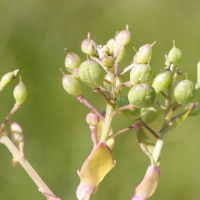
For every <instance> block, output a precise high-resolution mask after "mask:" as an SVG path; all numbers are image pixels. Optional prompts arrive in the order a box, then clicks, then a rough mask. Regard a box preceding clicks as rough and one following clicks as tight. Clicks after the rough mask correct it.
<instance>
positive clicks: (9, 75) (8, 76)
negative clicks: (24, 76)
mask: <svg viewBox="0 0 200 200" xmlns="http://www.w3.org/2000/svg"><path fill="white" fill-rule="evenodd" d="M18 71H19V70H18V69H17V70H15V71H13V72H8V73H6V74H5V75H4V76H3V77H2V78H1V82H0V90H1V88H4V87H5V86H6V85H8V84H10V83H11V82H12V80H13V79H14V78H15V77H16V75H17V72H18Z"/></svg>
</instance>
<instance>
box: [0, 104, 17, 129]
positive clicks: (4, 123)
mask: <svg viewBox="0 0 200 200" xmlns="http://www.w3.org/2000/svg"><path fill="white" fill-rule="evenodd" d="M19 108H20V105H18V104H16V103H15V104H14V107H13V108H12V110H11V111H10V113H9V114H8V116H7V117H6V119H5V121H4V122H3V124H2V125H1V127H2V128H4V127H5V125H6V123H7V122H8V121H9V119H10V118H11V116H12V115H13V114H14V113H15V112H16V111H17V110H18V109H19Z"/></svg>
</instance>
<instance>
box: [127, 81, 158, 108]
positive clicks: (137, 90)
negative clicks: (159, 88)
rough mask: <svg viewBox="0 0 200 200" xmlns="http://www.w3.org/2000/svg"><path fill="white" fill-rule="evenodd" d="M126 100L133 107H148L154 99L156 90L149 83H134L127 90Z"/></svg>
mask: <svg viewBox="0 0 200 200" xmlns="http://www.w3.org/2000/svg"><path fill="white" fill-rule="evenodd" d="M128 100H129V102H130V104H131V106H132V107H133V108H143V107H149V106H151V105H152V104H153V103H154V102H155V100H156V91H155V90H154V88H153V87H151V86H150V85H149V84H139V85H135V86H133V87H132V88H131V89H130V90H129V93H128Z"/></svg>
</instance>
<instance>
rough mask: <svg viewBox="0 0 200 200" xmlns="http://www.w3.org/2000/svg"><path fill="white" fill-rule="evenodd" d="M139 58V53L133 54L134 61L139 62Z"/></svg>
mask: <svg viewBox="0 0 200 200" xmlns="http://www.w3.org/2000/svg"><path fill="white" fill-rule="evenodd" d="M137 60H138V53H136V54H135V55H134V56H133V63H135V62H137Z"/></svg>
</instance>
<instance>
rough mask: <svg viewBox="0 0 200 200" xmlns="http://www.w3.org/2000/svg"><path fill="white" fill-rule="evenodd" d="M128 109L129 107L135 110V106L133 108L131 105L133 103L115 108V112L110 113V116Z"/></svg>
mask: <svg viewBox="0 0 200 200" xmlns="http://www.w3.org/2000/svg"><path fill="white" fill-rule="evenodd" d="M127 109H129V110H135V108H133V107H132V106H131V104H129V105H126V106H123V107H121V108H118V109H117V110H115V111H114V112H112V113H111V114H110V116H112V117H114V116H115V115H116V114H118V113H119V112H121V111H122V110H127Z"/></svg>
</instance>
